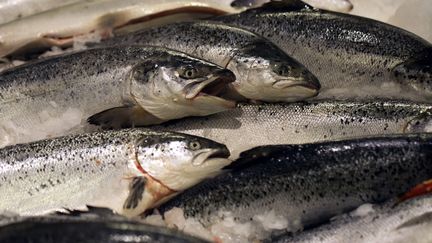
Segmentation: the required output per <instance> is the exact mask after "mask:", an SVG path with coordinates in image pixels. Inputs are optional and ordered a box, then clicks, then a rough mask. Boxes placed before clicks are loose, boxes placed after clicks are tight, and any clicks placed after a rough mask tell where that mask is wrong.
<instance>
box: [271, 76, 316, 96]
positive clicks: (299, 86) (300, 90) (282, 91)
mask: <svg viewBox="0 0 432 243" xmlns="http://www.w3.org/2000/svg"><path fill="white" fill-rule="evenodd" d="M311 80H312V81H311V82H309V81H307V80H304V79H303V78H300V79H280V80H277V81H276V82H274V83H273V85H272V88H274V89H276V91H273V92H274V93H275V94H277V95H275V96H276V97H275V100H271V99H269V100H271V101H280V100H283V101H285V102H295V101H300V100H304V99H308V98H312V97H315V96H317V95H318V94H319V90H320V88H321V85H320V84H319V82H318V80H317V79H315V80H316V81H315V80H314V79H311ZM278 97H280V98H278Z"/></svg>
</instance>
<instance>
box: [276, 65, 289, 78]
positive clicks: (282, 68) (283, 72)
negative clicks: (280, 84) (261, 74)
mask: <svg viewBox="0 0 432 243" xmlns="http://www.w3.org/2000/svg"><path fill="white" fill-rule="evenodd" d="M290 70H291V68H290V67H289V66H288V65H286V64H276V65H274V67H273V72H275V73H276V74H277V75H279V76H288V75H289V73H290Z"/></svg>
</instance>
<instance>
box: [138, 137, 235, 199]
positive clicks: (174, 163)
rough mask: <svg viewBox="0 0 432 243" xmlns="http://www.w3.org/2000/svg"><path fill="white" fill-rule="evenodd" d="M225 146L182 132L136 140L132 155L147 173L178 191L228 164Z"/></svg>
mask: <svg viewBox="0 0 432 243" xmlns="http://www.w3.org/2000/svg"><path fill="white" fill-rule="evenodd" d="M229 155H230V152H229V150H228V148H227V147H226V146H225V145H223V144H220V143H217V142H215V141H212V140H209V139H206V138H202V137H196V136H192V135H185V134H175V135H167V136H161V137H154V138H151V139H150V138H148V137H145V138H144V139H142V140H140V141H138V143H137V146H136V156H137V157H136V158H137V160H138V162H139V163H140V165H141V167H142V168H143V169H144V171H146V172H147V173H148V174H149V175H151V176H152V177H154V178H155V179H157V180H158V181H160V182H161V183H162V184H164V185H165V186H167V187H168V188H170V189H173V190H175V191H182V190H184V189H186V188H188V187H190V186H192V185H194V184H196V183H198V182H200V181H201V180H203V179H204V178H207V177H209V176H214V175H216V174H217V173H218V172H219V171H220V169H221V168H222V167H224V166H226V165H228V164H229V163H230V160H229V159H228V157H229Z"/></svg>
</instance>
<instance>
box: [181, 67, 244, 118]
mask: <svg viewBox="0 0 432 243" xmlns="http://www.w3.org/2000/svg"><path fill="white" fill-rule="evenodd" d="M235 79H236V77H235V75H234V74H233V73H232V72H231V71H229V70H227V69H222V70H220V71H219V72H216V73H215V74H213V75H211V77H209V78H208V80H206V81H204V82H201V83H200V84H198V85H195V87H190V88H189V87H186V89H185V98H186V100H189V101H191V102H196V103H198V104H211V105H214V106H216V107H222V108H226V109H231V108H234V107H235V105H236V103H235V102H234V101H231V100H227V99H224V98H221V97H219V96H218V95H219V94H220V93H221V92H222V91H224V90H225V89H226V88H227V86H228V84H229V83H232V82H234V81H235ZM203 115H208V114H203Z"/></svg>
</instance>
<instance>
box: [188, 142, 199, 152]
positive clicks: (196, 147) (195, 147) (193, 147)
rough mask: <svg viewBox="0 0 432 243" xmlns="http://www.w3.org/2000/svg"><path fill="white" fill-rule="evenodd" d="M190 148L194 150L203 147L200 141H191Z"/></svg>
mask: <svg viewBox="0 0 432 243" xmlns="http://www.w3.org/2000/svg"><path fill="white" fill-rule="evenodd" d="M189 148H190V149H192V150H198V149H200V148H201V144H200V143H199V142H198V141H193V142H190V143H189Z"/></svg>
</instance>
